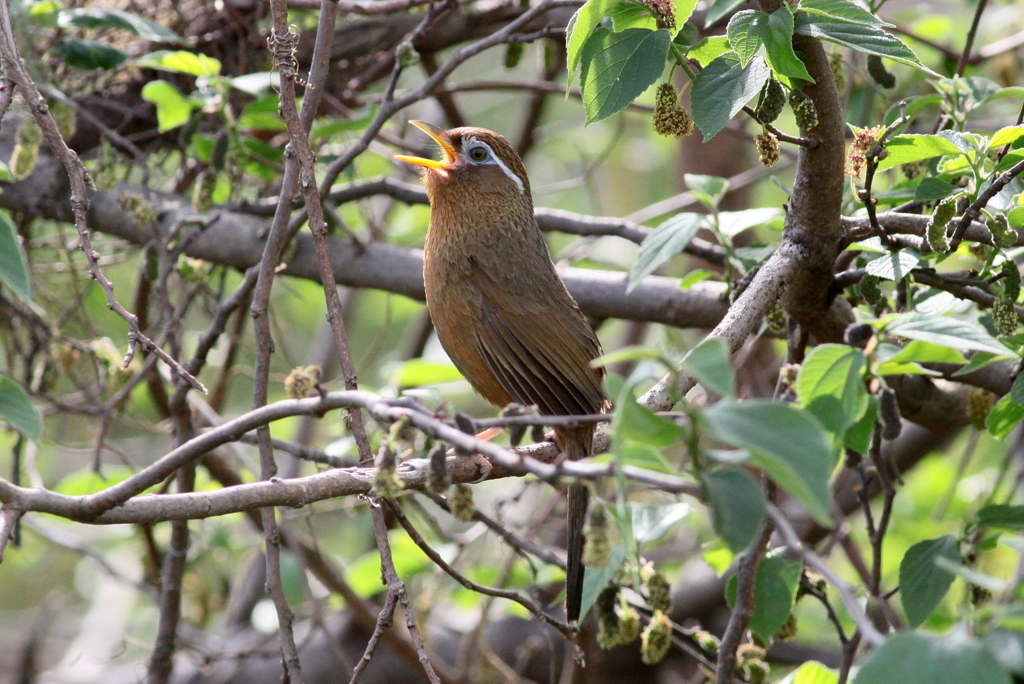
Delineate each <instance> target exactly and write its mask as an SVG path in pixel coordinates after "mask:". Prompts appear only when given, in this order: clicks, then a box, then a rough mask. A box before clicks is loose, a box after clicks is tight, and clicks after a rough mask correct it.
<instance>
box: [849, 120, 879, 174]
mask: <svg viewBox="0 0 1024 684" xmlns="http://www.w3.org/2000/svg"><path fill="white" fill-rule="evenodd" d="M881 132H882V127H881V126H874V127H873V128H860V129H856V130H854V133H853V142H851V143H850V149H849V150H847V151H846V175H848V176H859V175H860V172H861V171H863V170H864V166H865V165H866V164H867V163H868V153H870V152H871V148H872V147H874V146H875V141H876V140H878V136H879V134H880V133H881Z"/></svg>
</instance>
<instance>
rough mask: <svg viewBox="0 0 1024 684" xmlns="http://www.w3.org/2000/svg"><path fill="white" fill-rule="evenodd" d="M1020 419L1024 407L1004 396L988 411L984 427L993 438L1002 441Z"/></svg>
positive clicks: (1022, 417) (1023, 412)
mask: <svg viewBox="0 0 1024 684" xmlns="http://www.w3.org/2000/svg"><path fill="white" fill-rule="evenodd" d="M1022 419H1024V406H1021V405H1020V404H1018V403H1017V402H1015V401H1014V400H1013V397H1011V396H1010V395H1006V396H1005V397H1003V398H1002V399H1000V400H999V403H998V404H996V405H995V407H993V409H992V410H991V411H989V414H988V417H987V418H985V427H986V428H987V429H988V431H989V434H991V435H992V436H993V437H995V438H996V439H1002V438H1003V437H1006V435H1008V434H1010V432H1011V431H1012V430H1013V428H1015V427H1017V426H1018V425H1019V424H1020V421H1021V420H1022Z"/></svg>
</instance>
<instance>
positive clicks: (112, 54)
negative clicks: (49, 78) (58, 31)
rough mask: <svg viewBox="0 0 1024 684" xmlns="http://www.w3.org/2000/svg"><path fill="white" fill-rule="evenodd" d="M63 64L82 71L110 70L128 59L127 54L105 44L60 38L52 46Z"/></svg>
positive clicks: (80, 39) (96, 41)
mask: <svg viewBox="0 0 1024 684" xmlns="http://www.w3.org/2000/svg"><path fill="white" fill-rule="evenodd" d="M53 50H54V52H56V53H57V54H58V55H60V57H61V58H62V59H63V60H64V62H65V64H67V65H68V66H70V67H74V68H75V69H81V70H82V71H92V70H94V69H105V70H110V69H113V68H114V67H116V66H117V65H119V64H120V63H121V62H123V61H124V60H126V59H128V53H126V52H121V51H120V50H118V49H117V48H115V47H112V46H110V45H108V44H107V43H101V42H100V41H98V40H84V39H82V38H68V37H65V38H62V39H61V40H60V42H59V43H57V44H56V45H54V46H53Z"/></svg>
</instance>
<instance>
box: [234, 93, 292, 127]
mask: <svg viewBox="0 0 1024 684" xmlns="http://www.w3.org/2000/svg"><path fill="white" fill-rule="evenodd" d="M280 105H281V98H279V97H278V96H277V95H276V94H272V95H267V96H266V97H261V98H259V99H258V100H253V101H252V102H250V103H249V104H247V105H246V106H245V109H243V110H242V113H241V114H239V116H238V126H239V128H253V129H259V130H264V131H284V130H287V129H288V126H287V124H285V122H284V119H282V118H281V115H280V113H279V112H278V109H279V108H280Z"/></svg>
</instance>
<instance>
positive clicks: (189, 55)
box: [135, 50, 220, 76]
mask: <svg viewBox="0 0 1024 684" xmlns="http://www.w3.org/2000/svg"><path fill="white" fill-rule="evenodd" d="M135 63H136V64H137V65H138V66H141V67H147V68H149V69H160V70H162V71H173V72H174V73H176V74H189V75H190V76H216V75H217V74H219V73H220V60H219V59H214V58H213V57H207V56H206V55H201V54H196V53H194V52H188V51H186V50H174V51H172V50H161V51H159V52H151V53H149V54H148V55H143V56H141V57H139V58H138V59H137V60H135Z"/></svg>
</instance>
